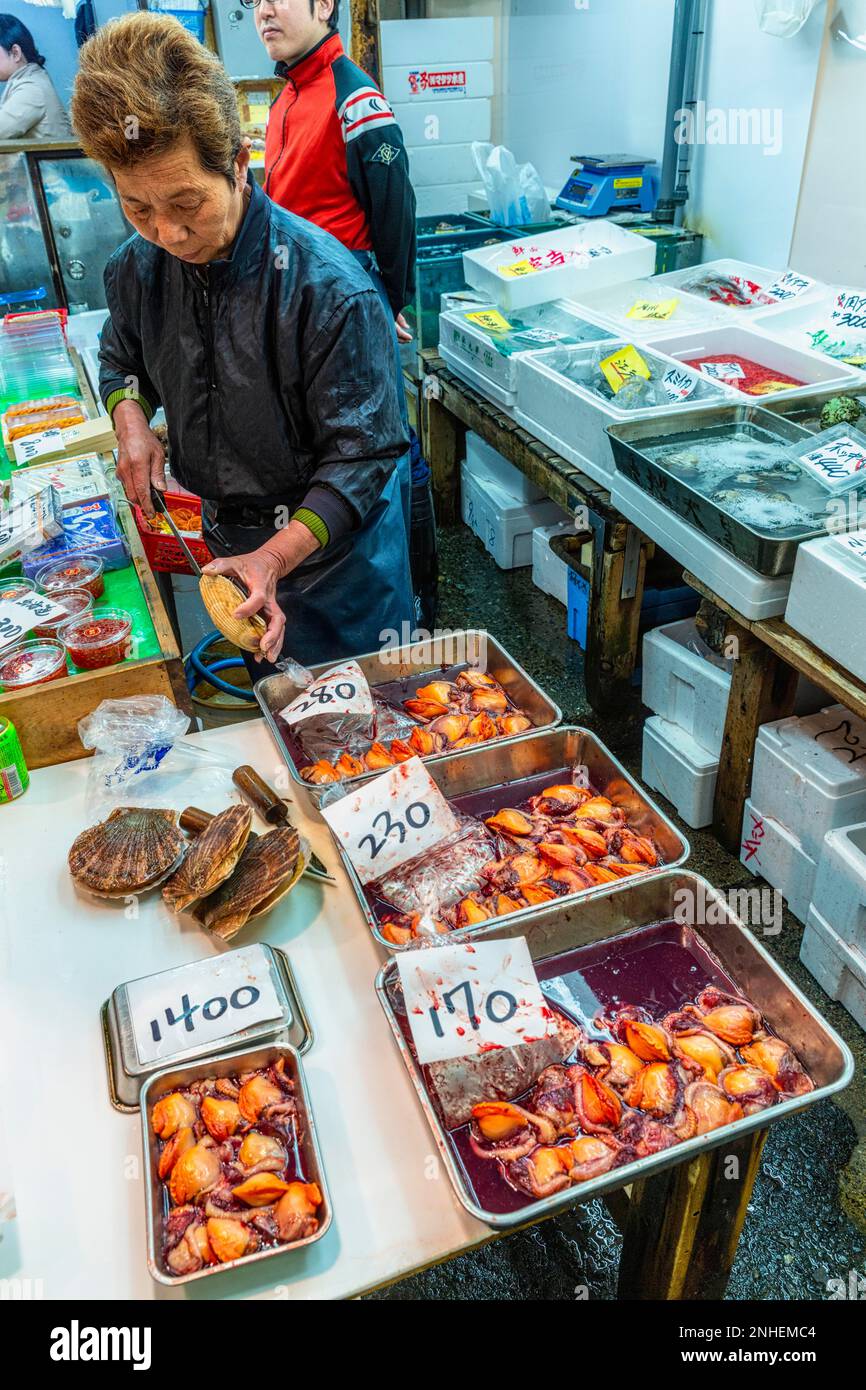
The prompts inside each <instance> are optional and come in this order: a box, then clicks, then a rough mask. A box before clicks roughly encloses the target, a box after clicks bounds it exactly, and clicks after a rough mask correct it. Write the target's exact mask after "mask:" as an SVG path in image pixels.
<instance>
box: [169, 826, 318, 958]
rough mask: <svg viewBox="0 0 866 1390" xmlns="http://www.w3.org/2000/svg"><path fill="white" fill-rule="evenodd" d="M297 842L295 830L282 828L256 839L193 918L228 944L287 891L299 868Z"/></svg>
mask: <svg viewBox="0 0 866 1390" xmlns="http://www.w3.org/2000/svg"><path fill="white" fill-rule="evenodd" d="M299 853H300V840H299V838H298V832H297V830H293V829H291V828H290V827H289V826H281V827H279V829H277V830H270V831H269V832H268V833H267V834H266V835H259V836H257V838H256V839H255V840H253V841H252V843H251V844H248V845H247V847H246V849H245V850H244V852H243V854H242V855H241V857H240V860H239V861H238V866H237V868H236V869H235V871H234V873H233V874H232V875H231V878H229V879H228V880H227V881H226V882H225V883H224V884H222V886H221V887H220V888H218V889H217V890H216V892H215V893H212V894H211V895H210V897H209V898H206V899H205V900H204V901H203V902H201V903H199V905H198V908H197V910H196V913H195V916H196V918H197V919H198V921H200V922H201V923H202V925H203V926H205V927H207V929H208V931H212V932H214V934H215V935H216V936H220V937H222V939H223V940H224V941H228V940H230V939H231V937H233V936H234V935H235V934H236V933H237V932H239V931H240V929H241V927H242V926H244V924H245V923H246V922H247V921H248V920H249V918H250V917H251V916H253V914H255V913H256V909H258V908H260V909H261V910H262V911H266V910H267V908H266V904H267V906H268V907H270V906H273V904H274V903H275V902H276V901H277V900H278V898H279V897H281V896H282V892H281V890H283V889H286V890H287V889H288V887H289V886H290V884H291V881H292V879H293V876H294V874H295V870H296V868H297V865H298V858H299Z"/></svg>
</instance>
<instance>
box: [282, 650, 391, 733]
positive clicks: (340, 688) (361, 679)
mask: <svg viewBox="0 0 866 1390" xmlns="http://www.w3.org/2000/svg"><path fill="white" fill-rule="evenodd" d="M372 713H373V696H372V695H371V694H370V687H369V685H368V684H367V678H366V676H365V675H364V673H363V671H362V670H361V668H360V666H359V665H358V663H357V661H347V662H346V663H345V665H343V666H335V667H334V669H333V670H332V671H326V672H325V674H324V675H323V676H319V678H318V680H314V681H313V682H312V684H311V685H308V686H307V687H306V688H305V689H304V690H302V691H301V694H300V695H298V696H296V697H295V699H294V700H292V701H291V703H290V704H288V705H286V707H285V709H282V710H280V718H281V719H284V720H285V721H286V723H287V724H300V723H301V721H302V720H303V719H312V718H313V717H314V716H315V715H321V714H372Z"/></svg>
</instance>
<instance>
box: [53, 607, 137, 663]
mask: <svg viewBox="0 0 866 1390" xmlns="http://www.w3.org/2000/svg"><path fill="white" fill-rule="evenodd" d="M58 635H59V637H60V639H61V641H63V642H65V643H66V648H67V651H68V652H69V659H70V661H72V662H73V663H74V665H76V666H79V667H81V669H82V670H85V671H94V670H96V669H97V668H98V667H100V666H113V665H115V664H116V663H117V662H118V661H125V660H126V658H127V657H128V656H129V654H130V650H131V645H132V643H131V638H132V618H131V617H130V615H129V613H127V612H126V611H125V610H124V609H123V608H94V609H92V610H91V612H89V613H85V614H84V615H83V616H82V617H79V618H70V620H69V621H68V622H66V623H63V624H62V625H61V627H60V628H59V629H58Z"/></svg>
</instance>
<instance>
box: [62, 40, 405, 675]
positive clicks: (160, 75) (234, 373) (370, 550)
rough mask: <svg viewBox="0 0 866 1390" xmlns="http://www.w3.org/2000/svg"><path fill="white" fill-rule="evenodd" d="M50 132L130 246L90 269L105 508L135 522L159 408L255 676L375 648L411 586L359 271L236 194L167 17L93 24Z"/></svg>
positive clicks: (389, 425) (338, 249)
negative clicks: (109, 450) (105, 182)
mask: <svg viewBox="0 0 866 1390" xmlns="http://www.w3.org/2000/svg"><path fill="white" fill-rule="evenodd" d="M72 117H73V124H74V126H75V129H76V132H77V134H78V136H79V138H80V140H81V143H82V145H83V147H84V149H85V150H86V152H87V153H88V154H90V155H92V156H93V157H94V158H96V159H98V160H99V161H100V162H101V163H102V164H103V165H105V167H106V168H107V169H108V170H109V172H110V173H111V174H112V176H113V178H114V181H115V184H116V186H117V191H118V195H119V197H120V201H121V204H122V206H123V210H124V212H125V213H126V216H127V217H128V218H129V220H130V222H131V223H132V225H133V226H134V227H135V228H136V233H137V234H136V235H134V236H132V237H131V238H130V239H129V241H127V242H125V243H124V245H123V246H121V247H120V248H119V250H118V251H116V252H115V254H114V255H113V256H112V257H111V259H110V261H109V262H108V265H107V266H106V270H105V290H106V300H107V303H108V308H109V319H108V321H107V323H106V326H105V328H104V330H103V334H102V343H101V349H100V362H101V376H100V392H101V395H102V399H103V402H104V404H105V407H106V410H107V411H108V412H109V414H111V415H112V417H113V420H114V425H115V430H116V433H117V440H118V476H119V477H120V479H121V481H122V483H123V485H124V487H125V489H126V493H127V496H128V497H129V498H130V499H131V500H135V501H137V502H139V503H140V504H141V506H142V507H143V508H144V510H145V512H146V513H147V514H148V515H151V514H152V512H153V507H152V503H151V498H150V488H151V485H154V484H155V485H156V486H157V487H162V486H164V461H163V451H162V448H161V445H160V443H159V441H158V440H157V438H156V436H155V435H154V434H153V433H152V431H151V430H150V428H149V424H148V422H149V420H150V418H151V415H152V414H153V411H154V410H155V409H156V408H157V406H159V405H160V404H161V405H162V406H163V407H164V408H165V414H166V419H167V421H168V434H169V445H170V450H171V463H172V471H173V473H174V474H175V475H176V476H177V478H178V479H179V481H180V482H181V483H182V484H183V485H184V486H185V487H187V488H189V489H190V490H191V491H193V492H196V493H198V494H199V495H200V496H201V497H202V498H204V499H205V504H204V509H203V510H204V517H205V535H206V536H207V537H208V539H209V540H210V541H211V546H212V549H214V550H215V551H216V552H217V553H218V554H220V555H221V556H223V557H224V558H220V559H218V560H215V561H214V562H213V568H214V569H215V570H218V571H220V572H222V573H230V574H234V575H236V576H237V577H238V578H239V579H240V580H241V581H242V582H243V583H244V585H245V586H246V589H247V591H248V593H249V599H248V601H247V602H246V603H244V604H242V605H241V607H240V608H239V609H238V614H239V616H247V615H250V614H252V613H254V612H261V613H262V614H263V616H264V617H265V618H266V619H267V630H266V633H265V636H264V638H263V640H262V651H263V654H264V656H265V657H266V658H267V659H268V661H274V660H275V659H276V658H277V657H278V656H279V655H280V653H281V652H285V653H286V654H291V655H292V656H295V657H297V658H298V659H299V660H301V661H303V662H306V663H307V664H310V663H314V662H319V661H329V660H332V659H337V658H340V657H344V656H348V655H351V654H353V653H359V652H363V651H366V650H370V649H372V648H375V647H376V646H378V645H379V633H380V632H381V631H382V630H383V629H386V628H392V627H393V628H396V629H397V631H400V624H401V622H402V621H404V620H409V619H411V597H410V592H411V590H410V580H409V563H408V552H407V540H406V531H405V525H404V521H403V513H402V510H401V507H400V500H399V488H398V480H397V475H396V473H395V471H394V468H395V460H396V459H397V458H398V457H399V456H400V455H401V454H402V453H403V452H404V450H405V448H406V440H405V437H404V433H403V427H402V425H401V421H400V410H399V405H398V401H397V393H396V388H395V384H394V375H393V364H392V361H391V358H390V356H389V354H388V353H387V352H386V351H384V350H383V349H382V347H381V344H382V343H383V342H388V334H389V332H390V325H389V324H388V323H387V321H386V318H385V311H384V309H383V308H382V305H381V302H380V300H379V297H378V295H377V293H376V291H375V289H374V288H373V286H372V284H371V282H370V280H369V278H368V276H367V275H366V274H365V272H364V271H363V270H362V269H361V268H360V267H359V266H358V264H357V262H356V261H355V260H354V259H353V257H352V256H351V255H350V253H349V252H348V251H346V250H344V248H343V247H342V246H340V245H339V243H338V242H337V241H335V240H334V238H333V237H331V236H330V235H329V234H328V233H327V232H322V231H320V230H319V229H318V228H316V227H313V226H312V225H311V224H310V223H308V222H305V221H303V220H302V219H301V218H298V217H295V216H293V215H292V214H291V213H288V212H285V211H283V210H282V209H280V208H278V207H276V206H275V204H273V203H272V202H270V200H269V199H268V198H267V197H266V196H265V195H264V194H263V193H262V192H261V190H260V189H259V188H258V187H257V186H256V185H255V184H254V183H253V182H252V181H251V180H249V179H248V177H247V162H248V153H247V150H246V149H245V148H244V145H243V142H242V139H241V133H240V126H239V121H238V112H237V103H236V99H235V92H234V89H233V87H232V85H231V82H230V81H229V79H228V77H227V75H226V73H225V72H224V70H223V68H222V67H221V66H220V64H219V62H218V61H217V59H216V58H214V57H213V55H212V54H210V53H208V52H207V50H206V49H204V48H203V47H202V46H201V45H200V44H198V43H197V42H196V40H195V39H194V38H192V36H191V35H190V34H188V33H187V32H186V30H184V29H183V28H182V27H181V25H180V24H178V23H177V21H176V20H174V19H171V18H169V17H167V16H161V15H157V14H147V13H138V14H132V15H128V16H125V17H124V18H122V19H118V20H114V21H112V22H110V23H109V24H107V25H106V26H105V27H104V28H103V29H100V30H99V32H98V33H97V34H96V35H95V37H94V38H92V39H91V40H90V41H89V42H88V43H87V44H86V45H85V46H84V48H83V49H82V51H81V65H80V70H79V73H78V77H77V79H76V83H75V91H74V95H73V101H72ZM215 528H216V534H214V530H215ZM263 669H265V668H263Z"/></svg>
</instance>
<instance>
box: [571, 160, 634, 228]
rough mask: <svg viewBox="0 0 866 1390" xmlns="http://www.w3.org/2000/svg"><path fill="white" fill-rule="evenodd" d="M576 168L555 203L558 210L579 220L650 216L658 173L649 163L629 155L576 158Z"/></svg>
mask: <svg viewBox="0 0 866 1390" xmlns="http://www.w3.org/2000/svg"><path fill="white" fill-rule="evenodd" d="M572 159H573V160H574V162H575V163H576V165H577V168H576V169H575V171H574V173H573V174H570V175H569V176H568V178H567V179H566V183H565V187H564V188H563V190H562V192H561V193H560V195H559V197H558V198H557V200H556V206H557V207H558V208H564V209H565V211H566V212H574V213H577V214H578V215H579V216H580V217H606V216H607V215H608V213H610V212H625V211H632V210H636V211H638V212H652V210H653V208H654V207H655V205H656V203H657V201H658V196H659V183H658V169H657V168H656V165H655V162H654V161H653V160H652V159H646V158H639V157H638V156H637V155H630V154H607V155H598V156H596V155H590V154H576V155H572Z"/></svg>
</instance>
